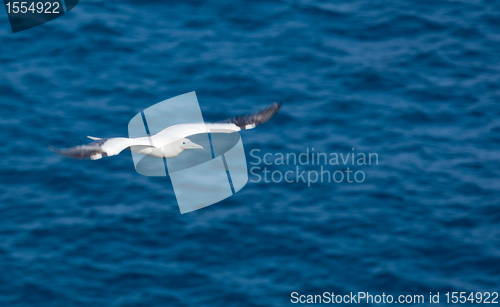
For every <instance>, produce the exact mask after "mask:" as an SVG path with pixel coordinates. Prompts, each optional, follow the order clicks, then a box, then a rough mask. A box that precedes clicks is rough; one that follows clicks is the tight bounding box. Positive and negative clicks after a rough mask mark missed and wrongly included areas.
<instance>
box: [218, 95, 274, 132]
mask: <svg viewBox="0 0 500 307" xmlns="http://www.w3.org/2000/svg"><path fill="white" fill-rule="evenodd" d="M281 105H282V103H281V102H280V103H279V104H278V103H276V102H274V103H273V104H271V105H270V106H268V107H267V108H265V109H263V110H260V111H258V112H256V113H252V114H247V115H243V116H235V117H231V118H228V119H226V120H223V121H220V122H219V123H231V124H235V125H236V126H238V127H239V128H240V130H245V129H252V128H255V126H258V125H260V124H263V123H265V122H267V121H268V120H270V119H271V118H272V117H273V116H274V115H275V114H276V113H278V111H279V110H280V109H281Z"/></svg>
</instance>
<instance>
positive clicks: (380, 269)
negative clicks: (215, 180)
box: [0, 0, 500, 306]
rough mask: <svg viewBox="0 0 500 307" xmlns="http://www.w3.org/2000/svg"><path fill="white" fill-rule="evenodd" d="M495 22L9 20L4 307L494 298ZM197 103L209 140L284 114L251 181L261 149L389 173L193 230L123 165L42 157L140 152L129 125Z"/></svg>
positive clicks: (81, 16) (82, 9)
mask: <svg viewBox="0 0 500 307" xmlns="http://www.w3.org/2000/svg"><path fill="white" fill-rule="evenodd" d="M499 12H500V3H499V2H498V1H412V2H410V1H344V2H333V1H325V2H322V1H300V0H299V1H243V2H234V1H215V2H211V1H208V2H205V1H182V2H181V1H179V2H177V1H90V0H82V1H81V2H80V3H79V4H78V5H77V6H76V7H75V8H74V9H73V10H72V11H71V12H69V13H68V14H66V15H64V16H62V17H60V18H58V19H56V20H54V21H52V22H49V23H47V24H44V25H41V26H38V27H36V28H33V29H30V30H27V31H23V32H19V33H16V34H12V32H11V30H10V25H9V24H8V18H7V14H6V13H5V11H2V10H1V9H0V50H1V52H0V72H1V74H0V107H1V113H0V114H1V115H0V139H1V140H2V145H1V146H0V157H1V159H0V272H1V273H0V304H1V305H4V306H287V305H291V303H290V293H291V292H294V291H296V292H299V293H300V294H322V293H323V292H325V291H329V292H335V293H338V294H347V293H349V292H351V291H352V292H357V291H369V292H371V293H374V294H382V292H385V293H386V294H392V295H399V294H425V295H426V302H427V297H428V292H431V291H432V292H433V293H435V292H438V291H439V292H441V293H443V292H446V291H468V292H470V291H490V292H491V291H499V290H500V288H499V285H500V265H499V258H500V240H499V236H500V230H499V229H500V228H499V224H500V210H499V206H500V179H499V177H500V168H499V167H500V120H499V117H500V74H499V73H500V13H499ZM191 91H196V94H197V96H198V100H199V103H200V106H201V109H202V111H203V115H204V119H205V120H206V121H214V120H220V119H224V118H227V117H230V116H233V115H238V114H244V113H247V112H254V111H256V110H258V109H259V108H261V107H264V106H266V105H268V104H269V103H271V102H273V101H278V100H283V102H284V107H283V108H282V110H281V111H280V113H279V114H278V115H277V116H276V117H275V118H273V119H272V120H271V121H270V122H268V123H266V124H265V125H263V126H259V127H257V128H256V129H253V130H249V131H245V132H243V133H242V134H241V135H242V140H243V144H244V146H245V152H246V155H247V159H248V165H249V167H252V166H253V165H251V164H250V163H251V162H254V161H255V159H254V158H252V157H251V155H250V151H251V150H253V149H260V150H261V156H262V155H263V154H264V153H273V154H274V153H278V152H280V153H296V154H297V155H298V154H300V153H302V152H305V151H306V150H307V148H309V150H311V149H312V148H314V150H315V152H325V153H344V154H347V153H350V152H353V148H354V152H356V153H361V152H364V153H377V154H378V157H379V163H378V165H373V164H372V165H370V166H368V165H366V166H364V165H363V166H353V167H352V168H353V169H354V170H361V171H363V172H364V173H365V174H366V180H365V181H364V182H363V183H347V182H345V181H344V182H342V183H333V182H331V183H328V182H324V183H319V182H318V183H314V184H311V186H310V187H308V185H307V184H305V183H303V182H298V183H297V182H295V183H286V182H284V181H283V182H280V183H264V182H260V183H259V182H249V183H248V184H247V186H246V187H245V188H243V190H242V191H240V192H239V193H237V194H236V195H235V196H233V197H231V198H229V199H227V200H224V201H222V202H220V203H218V204H216V205H213V206H210V207H207V208H205V209H202V210H198V211H196V212H193V213H189V214H184V215H181V214H180V213H179V208H178V206H177V202H176V199H175V195H174V193H173V189H172V184H171V181H170V180H169V179H168V178H155V177H144V176H141V175H139V174H137V173H136V172H135V170H134V167H133V163H132V158H131V156H130V153H129V152H124V153H122V154H121V155H119V156H117V157H113V158H105V159H102V160H98V161H78V160H70V159H64V158H62V157H59V156H57V155H55V154H53V153H52V152H50V151H49V150H48V148H47V147H48V145H55V146H59V147H68V146H73V145H77V144H82V143H85V142H87V141H88V139H86V136H87V135H92V136H98V137H114V136H126V135H127V132H128V131H127V124H128V122H129V120H130V119H131V118H132V117H133V116H134V115H135V114H137V113H138V112H140V111H141V110H143V109H145V108H147V107H149V106H151V105H153V104H155V103H157V102H159V101H162V100H164V99H167V98H170V97H174V96H177V95H180V94H183V93H187V92H191ZM273 157H276V155H273ZM263 166H264V165H261V167H263ZM267 167H268V169H269V170H270V171H276V170H279V171H287V170H293V169H294V168H295V166H280V165H276V164H273V165H269V166H267ZM300 167H301V168H302V169H303V170H316V171H318V170H319V169H320V166H316V165H315V166H307V167H305V166H304V167H303V166H300ZM325 168H326V169H328V170H329V171H332V172H333V171H335V170H341V171H345V169H346V166H344V165H337V166H331V165H327V166H325ZM250 179H251V180H252V181H256V180H255V179H256V177H255V176H250ZM441 299H442V300H443V299H444V297H443V296H442V297H441ZM441 303H443V302H442V301H441ZM434 305H435V304H434Z"/></svg>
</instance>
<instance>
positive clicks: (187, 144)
mask: <svg viewBox="0 0 500 307" xmlns="http://www.w3.org/2000/svg"><path fill="white" fill-rule="evenodd" d="M181 148H182V149H203V146H201V145H198V144H196V143H193V142H188V143H186V145H184V146H182V147H181Z"/></svg>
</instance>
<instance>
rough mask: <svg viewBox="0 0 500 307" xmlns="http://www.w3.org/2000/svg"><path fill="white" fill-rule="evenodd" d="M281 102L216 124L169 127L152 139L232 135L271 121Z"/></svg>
mask: <svg viewBox="0 0 500 307" xmlns="http://www.w3.org/2000/svg"><path fill="white" fill-rule="evenodd" d="M281 105H282V104H281V102H280V103H279V104H278V103H276V102H274V103H273V104H271V105H270V106H268V107H267V108H265V109H263V110H261V111H259V112H256V113H253V114H248V115H243V116H235V117H231V118H228V119H226V120H223V121H220V122H216V123H189V124H179V125H175V126H171V127H168V128H166V129H164V130H162V131H160V132H158V133H157V134H156V135H154V136H153V137H152V138H153V140H157V139H162V138H164V137H166V138H184V137H188V136H190V135H194V134H201V133H232V132H238V131H241V130H247V129H252V128H255V127H256V126H258V125H260V124H263V123H265V122H267V121H268V120H270V119H271V118H272V117H273V116H274V115H275V114H276V113H277V112H278V111H279V110H280V108H281Z"/></svg>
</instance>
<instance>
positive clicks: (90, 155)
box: [49, 136, 150, 160]
mask: <svg viewBox="0 0 500 307" xmlns="http://www.w3.org/2000/svg"><path fill="white" fill-rule="evenodd" d="M89 138H90V139H93V140H96V141H94V142H92V143H89V144H87V145H80V146H75V147H71V148H55V147H52V146H51V147H49V148H50V150H52V151H53V152H55V153H58V154H60V155H62V156H65V157H68V158H73V159H91V160H97V159H101V158H102V157H108V156H115V155H117V154H119V153H120V152H122V151H123V150H125V149H127V148H128V147H130V146H134V145H143V146H149V145H150V144H149V141H148V139H147V138H138V139H128V138H108V139H99V138H94V137H90V136H89Z"/></svg>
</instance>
